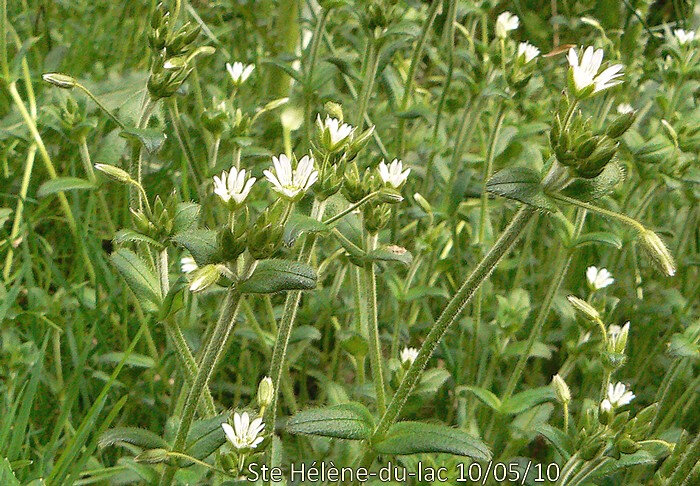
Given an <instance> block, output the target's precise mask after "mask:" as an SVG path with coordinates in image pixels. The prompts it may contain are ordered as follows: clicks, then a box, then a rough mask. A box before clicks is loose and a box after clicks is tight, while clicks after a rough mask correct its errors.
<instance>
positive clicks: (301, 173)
mask: <svg viewBox="0 0 700 486" xmlns="http://www.w3.org/2000/svg"><path fill="white" fill-rule="evenodd" d="M272 165H273V169H272V170H265V171H264V172H263V174H265V177H266V178H267V180H268V181H270V183H272V185H273V187H272V188H273V189H274V190H275V191H277V192H278V193H280V194H281V195H282V196H284V197H286V198H287V199H297V198H298V197H300V196H301V195H302V194H303V193H304V192H306V191H307V190H308V189H309V188H310V187H311V186H312V185H313V184H314V183H315V182H316V181H317V180H318V171H317V170H316V169H314V159H312V158H311V157H309V156H308V155H305V156H304V157H302V159H301V160H300V161H299V163H298V164H297V167H296V169H292V161H291V160H289V157H287V156H286V155H285V154H280V156H279V157H272Z"/></svg>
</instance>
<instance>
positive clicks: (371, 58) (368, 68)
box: [355, 38, 379, 132]
mask: <svg viewBox="0 0 700 486" xmlns="http://www.w3.org/2000/svg"><path fill="white" fill-rule="evenodd" d="M363 63H364V64H365V75H364V78H363V80H362V89H361V90H360V97H359V100H360V105H359V107H358V109H357V112H356V118H355V126H356V127H357V130H358V132H361V131H362V129H363V128H364V126H365V113H366V112H367V104H368V103H369V98H370V96H372V88H373V86H374V77H375V76H376V75H377V66H378V65H379V49H378V48H377V43H376V41H375V39H374V38H368V39H367V50H366V51H365V59H364V61H363Z"/></svg>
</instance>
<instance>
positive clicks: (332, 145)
mask: <svg viewBox="0 0 700 486" xmlns="http://www.w3.org/2000/svg"><path fill="white" fill-rule="evenodd" d="M316 125H318V129H319V131H320V132H321V140H322V142H323V144H324V145H325V146H326V148H327V149H328V150H331V151H332V150H335V149H337V148H338V147H340V146H341V145H343V144H344V143H345V142H348V141H350V139H351V138H352V134H353V131H354V130H355V129H354V128H353V126H352V125H349V124H347V123H343V122H341V121H340V120H338V119H337V118H331V117H329V116H327V117H326V119H325V120H324V121H321V115H317V116H316Z"/></svg>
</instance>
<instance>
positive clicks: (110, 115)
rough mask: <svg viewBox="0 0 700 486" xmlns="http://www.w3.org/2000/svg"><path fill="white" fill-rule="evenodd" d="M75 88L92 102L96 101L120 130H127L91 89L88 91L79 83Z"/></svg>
mask: <svg viewBox="0 0 700 486" xmlns="http://www.w3.org/2000/svg"><path fill="white" fill-rule="evenodd" d="M75 87H76V88H78V89H80V90H81V91H82V92H83V93H85V94H86V95H87V96H88V97H89V98H90V99H91V100H92V101H94V102H95V104H96V105H97V106H98V107H99V108H100V110H102V111H103V112H104V113H105V114H106V115H107V116H108V117H110V118H111V119H112V121H113V122H114V123H116V124H117V126H119V128H121V129H124V128H126V126H125V125H124V124H123V123H122V122H121V120H120V119H119V118H117V117H116V116H115V115H114V113H112V112H111V111H110V110H109V109H108V108H107V107H106V106H105V105H103V104H102V102H101V101H100V100H99V99H97V97H96V96H95V95H94V94H92V92H91V91H90V90H89V89H87V88H86V87H85V86H83V85H82V84H80V83H77V82H76V83H75Z"/></svg>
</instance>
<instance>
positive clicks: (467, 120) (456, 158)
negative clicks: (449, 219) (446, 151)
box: [444, 95, 482, 200]
mask: <svg viewBox="0 0 700 486" xmlns="http://www.w3.org/2000/svg"><path fill="white" fill-rule="evenodd" d="M481 103H482V98H481V96H479V95H477V96H475V97H473V98H472V99H471V102H470V103H469V106H468V107H467V108H465V110H464V115H463V116H462V122H461V123H460V125H459V129H458V130H457V137H456V138H455V146H454V149H453V150H452V160H451V162H450V167H451V172H450V179H449V181H448V183H447V189H446V190H445V195H444V197H445V198H446V199H447V200H449V198H451V197H452V193H453V191H454V186H455V184H456V182H457V176H458V175H459V173H460V172H461V170H462V162H461V160H460V157H461V156H462V152H463V151H464V146H465V145H466V144H467V143H468V142H469V140H471V138H472V135H473V134H474V131H475V130H476V126H477V125H478V123H477V121H478V120H479V114H480V110H481ZM475 113H476V115H475Z"/></svg>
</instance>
